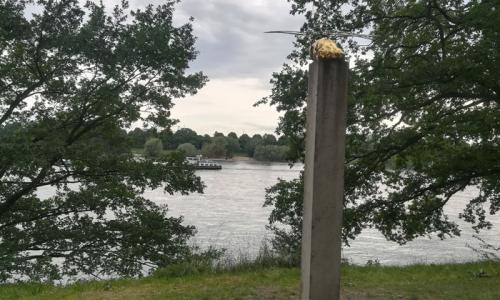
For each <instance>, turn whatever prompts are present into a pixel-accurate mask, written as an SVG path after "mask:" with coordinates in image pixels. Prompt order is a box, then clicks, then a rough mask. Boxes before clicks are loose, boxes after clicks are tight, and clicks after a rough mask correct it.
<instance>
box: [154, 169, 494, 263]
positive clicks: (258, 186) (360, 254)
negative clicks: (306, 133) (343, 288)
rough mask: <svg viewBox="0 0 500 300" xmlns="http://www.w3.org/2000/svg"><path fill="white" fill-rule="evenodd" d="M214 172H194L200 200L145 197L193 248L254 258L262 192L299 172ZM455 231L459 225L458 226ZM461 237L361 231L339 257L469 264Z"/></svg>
mask: <svg viewBox="0 0 500 300" xmlns="http://www.w3.org/2000/svg"><path fill="white" fill-rule="evenodd" d="M221 164H222V170H220V171H198V175H199V176H200V177H201V178H202V180H203V181H204V182H205V184H206V189H205V193H204V194H192V195H188V196H182V195H174V196H170V195H164V194H163V192H162V191H161V190H155V191H148V192H147V193H146V195H145V196H146V197H147V198H149V199H151V200H154V201H155V202H157V203H159V204H168V207H169V209H170V212H171V214H173V215H175V216H179V215H182V216H184V219H185V222H186V223H187V224H192V225H194V226H196V228H197V229H198V234H197V236H196V237H195V238H194V239H193V242H194V243H195V244H197V245H200V246H202V247H207V246H209V245H212V246H217V247H223V248H227V249H228V250H229V252H230V253H232V254H235V255H238V254H243V255H250V256H251V255H255V254H256V253H257V251H258V249H259V247H260V246H261V245H262V242H263V240H265V239H269V238H271V233H270V232H268V231H267V230H266V229H265V226H266V225H267V217H268V215H269V213H270V211H271V208H264V207H262V204H263V202H264V196H265V188H267V187H269V186H271V185H273V184H274V183H276V181H277V178H278V177H279V178H282V179H293V178H297V177H298V175H299V172H300V170H301V169H302V166H295V167H294V168H292V169H290V168H289V166H288V165H287V164H277V163H273V164H262V163H257V162H247V161H239V162H222V163H221ZM476 192H477V191H475V190H474V189H469V190H466V191H464V192H461V193H459V194H457V195H455V197H454V198H453V199H452V200H451V201H450V203H451V205H448V206H447V207H446V208H445V211H446V212H447V213H449V215H450V218H451V219H452V220H458V214H459V213H460V212H461V209H462V208H463V206H464V204H465V203H466V202H467V200H468V199H470V198H471V197H473V195H474V194H475V193H476ZM490 218H491V219H490V220H491V221H492V222H493V223H494V224H495V225H496V226H494V228H493V230H491V231H486V232H483V233H482V234H481V236H483V237H484V238H485V239H486V240H487V241H489V242H492V243H493V244H497V245H500V236H499V234H498V230H499V229H498V228H500V220H499V217H498V216H493V217H490ZM457 222H458V223H459V224H460V225H462V224H464V223H463V222H461V221H460V220H458V221H457ZM461 229H462V235H461V237H457V238H452V239H446V240H444V241H441V240H439V239H438V238H435V237H434V238H432V239H429V238H419V239H417V240H415V241H413V242H410V243H408V244H407V245H404V246H399V245H398V244H396V243H394V242H388V241H386V240H385V238H384V237H383V236H382V235H381V234H380V233H378V232H377V231H376V230H366V231H365V232H363V234H361V235H360V236H359V237H358V238H357V239H356V240H355V241H353V242H352V243H351V247H349V248H345V249H344V254H343V255H344V257H346V258H348V259H349V260H351V261H352V262H354V263H357V264H364V263H366V262H367V261H368V260H370V259H371V260H373V259H378V260H379V261H380V262H381V263H382V264H391V265H392V264H411V263H440V262H441V263H444V262H457V261H469V260H474V259H477V258H478V256H477V255H476V254H475V253H474V252H473V251H472V250H471V249H469V248H468V247H467V246H466V244H467V243H469V244H472V245H476V246H477V241H476V240H475V239H473V238H472V234H473V231H472V229H471V228H470V226H468V225H467V224H465V226H462V227H461Z"/></svg>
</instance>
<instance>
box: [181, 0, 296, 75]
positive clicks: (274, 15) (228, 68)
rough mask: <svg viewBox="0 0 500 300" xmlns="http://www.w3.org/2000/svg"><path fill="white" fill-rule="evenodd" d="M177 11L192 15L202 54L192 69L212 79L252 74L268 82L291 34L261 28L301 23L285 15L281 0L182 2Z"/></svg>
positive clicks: (286, 51) (289, 45)
mask: <svg viewBox="0 0 500 300" xmlns="http://www.w3.org/2000/svg"><path fill="white" fill-rule="evenodd" d="M257 2H260V5H255V3H257ZM178 12H179V13H181V15H183V16H184V17H187V16H193V17H194V18H195V25H194V28H195V34H196V35H197V36H198V43H197V47H198V49H199V51H200V56H199V58H198V59H197V61H196V62H194V63H193V65H192V67H193V69H199V70H203V71H205V72H206V73H207V74H208V76H209V77H211V78H225V77H256V78H262V80H264V81H266V82H267V80H268V79H269V75H270V74H271V73H272V72H273V71H277V70H279V68H280V66H281V64H282V63H283V62H284V61H285V58H286V55H288V54H289V52H290V51H291V49H292V41H293V37H290V36H285V35H283V36H279V35H268V34H264V31H268V30H278V29H288V30H293V29H298V28H299V26H300V25H301V23H302V20H301V19H299V18H294V17H291V16H290V15H289V14H288V4H287V3H286V1H285V0H282V1H276V0H269V1H256V2H252V1H235V0H233V1H229V0H212V1H206V0H184V1H183V2H182V3H181V4H180V6H179V8H178Z"/></svg>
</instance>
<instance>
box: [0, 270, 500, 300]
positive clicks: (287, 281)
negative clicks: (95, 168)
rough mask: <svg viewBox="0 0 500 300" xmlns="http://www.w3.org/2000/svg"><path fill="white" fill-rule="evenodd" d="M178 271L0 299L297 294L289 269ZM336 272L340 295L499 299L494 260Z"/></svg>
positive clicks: (4, 292) (34, 287) (0, 291)
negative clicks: (339, 275) (338, 278)
mask: <svg viewBox="0 0 500 300" xmlns="http://www.w3.org/2000/svg"><path fill="white" fill-rule="evenodd" d="M181 273H182V272H181ZM181 273H179V269H177V270H174V271H173V272H172V271H171V270H165V271H163V272H158V273H157V274H156V275H155V276H151V277H148V278H143V279H126V280H112V281H102V282H87V283H78V284H73V285H70V286H67V287H63V288H61V287H53V286H49V285H39V284H19V285H8V286H2V287H0V299H5V300H7V299H37V300H38V299H42V300H43V299H141V300H145V299H297V297H298V292H299V270H298V269H294V268H276V267H274V268H273V267H268V268H264V267H254V268H251V267H247V268H240V269H235V270H232V271H224V272H220V271H218V272H211V271H209V270H205V271H201V272H186V273H187V274H185V275H182V274H181ZM181 275H182V276H181ZM342 276H343V277H342V294H343V299H500V263H498V262H481V263H469V264H449V265H430V266H410V267H380V266H366V267H358V266H345V267H344V268H343V270H342Z"/></svg>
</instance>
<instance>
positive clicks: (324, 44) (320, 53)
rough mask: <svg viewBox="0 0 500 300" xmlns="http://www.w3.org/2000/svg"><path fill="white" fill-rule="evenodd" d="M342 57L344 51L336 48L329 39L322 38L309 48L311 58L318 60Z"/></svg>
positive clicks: (335, 44)
mask: <svg viewBox="0 0 500 300" xmlns="http://www.w3.org/2000/svg"><path fill="white" fill-rule="evenodd" d="M343 57H344V51H342V49H340V48H339V47H338V46H337V43H335V41H332V40H330V39H329V38H322V39H319V40H317V41H316V42H314V44H312V46H311V58H312V59H314V60H318V59H338V58H343Z"/></svg>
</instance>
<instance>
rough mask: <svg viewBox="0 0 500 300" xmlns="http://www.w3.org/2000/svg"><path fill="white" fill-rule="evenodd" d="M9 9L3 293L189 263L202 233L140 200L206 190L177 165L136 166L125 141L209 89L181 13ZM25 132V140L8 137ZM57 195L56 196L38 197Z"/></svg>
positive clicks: (93, 7)
mask: <svg viewBox="0 0 500 300" xmlns="http://www.w3.org/2000/svg"><path fill="white" fill-rule="evenodd" d="M33 2H34V1H14V0H5V1H0V49H1V51H0V132H3V133H4V135H3V136H2V139H1V142H0V281H1V282H4V281H6V280H8V279H9V278H12V276H14V277H15V278H16V279H17V278H27V279H30V280H42V281H46V280H53V279H57V278H61V276H63V275H68V276H73V275H77V274H80V275H81V274H87V275H90V274H92V275H95V276H103V275H104V276H106V275H114V276H116V275H121V276H134V275H138V274H141V273H143V272H144V270H145V266H148V267H149V269H151V270H154V269H155V268H157V267H161V266H166V265H168V264H170V263H173V262H176V261H178V260H179V259H183V258H184V257H186V255H188V254H189V251H190V248H189V247H188V245H187V239H188V238H189V237H191V236H192V235H193V234H194V228H193V227H190V226H185V225H183V224H182V218H173V217H169V216H167V209H166V208H165V207H163V206H158V205H156V204H155V203H153V202H152V201H149V200H147V199H145V198H143V197H142V196H141V195H142V192H143V191H144V190H145V189H146V188H148V189H156V188H160V187H162V188H163V189H164V190H165V191H166V192H168V193H170V194H173V193H174V192H179V193H182V194H186V193H189V192H196V191H202V187H203V186H202V184H201V181H200V179H199V178H198V177H197V176H195V174H194V171H193V170H192V169H191V168H189V166H188V164H187V163H186V162H184V159H183V157H182V155H179V154H176V153H173V154H171V155H167V156H162V157H160V158H158V159H157V161H152V160H148V159H144V160H138V159H135V158H134V155H133V154H132V152H131V143H130V140H129V139H128V138H127V136H126V135H125V133H124V131H123V129H124V128H130V127H131V125H132V124H136V122H138V121H142V122H143V123H144V124H145V126H146V125H149V127H150V128H168V127H169V126H171V125H172V124H173V123H174V121H173V120H171V119H170V118H169V116H170V109H171V107H172V106H173V100H174V99H176V98H181V97H183V96H185V95H188V94H194V93H195V92H196V91H197V90H198V89H199V88H200V87H201V86H202V85H203V84H204V82H205V81H206V78H205V76H204V75H203V74H201V73H193V74H186V70H187V68H188V65H189V62H190V61H192V60H193V59H195V58H196V55H197V52H196V50H195V48H194V42H195V38H194V37H193V35H192V25H191V23H188V24H184V25H180V26H174V25H173V14H174V4H175V3H176V2H177V1H164V2H163V3H164V4H162V5H160V6H156V7H153V6H148V7H147V8H145V9H144V10H134V11H130V10H129V9H128V4H127V3H126V2H122V4H121V5H119V6H117V7H115V8H114V9H113V10H112V12H111V14H108V13H107V10H106V9H105V8H104V6H103V4H102V2H101V4H96V3H92V2H86V4H85V5H84V6H83V7H82V6H80V4H79V1H76V0H61V1H46V0H40V1H36V8H37V11H38V12H36V13H34V14H33V15H31V14H30V13H29V11H28V8H27V6H28V5H30V7H31V4H33ZM12 126H15V128H16V129H15V130H5V129H6V128H11V127H12ZM41 187H46V188H47V189H50V190H53V191H54V193H53V195H52V196H49V197H42V196H40V195H39V194H38V193H37V190H38V189H39V188H41Z"/></svg>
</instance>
